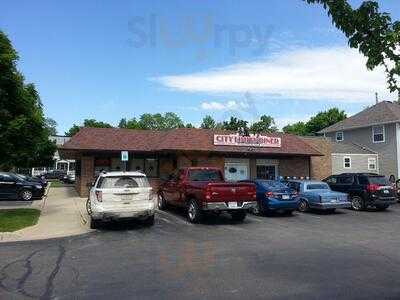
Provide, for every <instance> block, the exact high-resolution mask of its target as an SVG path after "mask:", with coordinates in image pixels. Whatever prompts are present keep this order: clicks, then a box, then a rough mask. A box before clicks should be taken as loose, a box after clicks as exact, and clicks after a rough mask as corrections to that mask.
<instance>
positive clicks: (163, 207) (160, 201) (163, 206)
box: [157, 193, 168, 210]
mask: <svg viewBox="0 0 400 300" xmlns="http://www.w3.org/2000/svg"><path fill="white" fill-rule="evenodd" d="M157 197H158V209H159V210H166V209H167V206H168V205H167V201H166V200H165V198H164V195H163V194H161V193H160V194H158V196H157Z"/></svg>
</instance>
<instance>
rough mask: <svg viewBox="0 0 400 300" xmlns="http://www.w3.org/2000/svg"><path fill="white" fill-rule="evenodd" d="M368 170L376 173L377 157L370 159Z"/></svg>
mask: <svg viewBox="0 0 400 300" xmlns="http://www.w3.org/2000/svg"><path fill="white" fill-rule="evenodd" d="M368 170H370V171H376V158H375V157H370V158H368Z"/></svg>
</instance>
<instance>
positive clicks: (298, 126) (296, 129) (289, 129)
mask: <svg viewBox="0 0 400 300" xmlns="http://www.w3.org/2000/svg"><path fill="white" fill-rule="evenodd" d="M282 130H283V132H285V133H290V134H295V135H302V136H306V135H309V132H308V130H307V125H306V124H305V123H304V122H297V123H294V124H289V125H286V126H285V127H283V128H282Z"/></svg>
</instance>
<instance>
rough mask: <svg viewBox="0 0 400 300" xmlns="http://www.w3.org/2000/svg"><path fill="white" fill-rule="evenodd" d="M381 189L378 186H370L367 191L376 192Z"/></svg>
mask: <svg viewBox="0 0 400 300" xmlns="http://www.w3.org/2000/svg"><path fill="white" fill-rule="evenodd" d="M378 189H379V185H377V184H368V185H367V191H368V192H376V191H377V190H378Z"/></svg>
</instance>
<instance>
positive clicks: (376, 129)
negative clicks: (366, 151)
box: [372, 125, 385, 143]
mask: <svg viewBox="0 0 400 300" xmlns="http://www.w3.org/2000/svg"><path fill="white" fill-rule="evenodd" d="M372 141H373V142H374V143H384V142H385V126H383V125H381V126H373V127H372Z"/></svg>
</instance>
